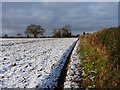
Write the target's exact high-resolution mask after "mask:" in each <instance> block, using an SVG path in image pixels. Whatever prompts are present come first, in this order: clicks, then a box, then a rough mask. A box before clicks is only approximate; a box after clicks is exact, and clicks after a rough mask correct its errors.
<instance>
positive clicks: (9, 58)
mask: <svg viewBox="0 0 120 90" xmlns="http://www.w3.org/2000/svg"><path fill="white" fill-rule="evenodd" d="M76 40H77V38H62V39H53V38H51V39H50V38H49V39H48V38H45V39H32V40H30V39H22V40H20V39H16V40H15V39H12V40H8V39H4V40H0V41H1V42H2V43H1V44H0V88H3V87H7V88H17V87H19V88H24V87H25V88H35V87H39V88H53V87H56V85H57V80H58V77H59V75H60V72H61V69H62V67H63V65H64V63H65V60H66V58H67V56H68V54H69V52H70V51H71V49H72V47H73V46H74V44H75V42H76Z"/></svg>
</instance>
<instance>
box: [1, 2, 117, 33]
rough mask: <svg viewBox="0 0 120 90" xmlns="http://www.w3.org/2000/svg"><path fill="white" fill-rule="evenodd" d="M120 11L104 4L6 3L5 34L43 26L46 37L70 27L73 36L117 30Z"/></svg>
mask: <svg viewBox="0 0 120 90" xmlns="http://www.w3.org/2000/svg"><path fill="white" fill-rule="evenodd" d="M117 8H118V6H117V3H103V2H101V3H100V2H99V3H98V2H94V3H92V2H91V3H90V2H79V3H75V2H74V3H73V2H69V3H68V2H61V3H57V2H19V3H17V2H3V9H2V12H3V17H2V18H3V22H2V23H3V34H5V33H7V34H10V35H16V33H17V32H19V33H20V32H21V33H24V31H25V29H26V26H28V25H30V24H39V25H41V26H43V28H45V29H46V30H47V33H46V35H50V34H51V32H52V30H53V28H56V27H61V26H64V25H68V24H69V25H71V29H72V31H73V34H78V33H82V32H83V31H87V32H92V31H97V30H100V29H102V28H105V27H112V26H117V20H118V11H117ZM7 31H8V32H7Z"/></svg>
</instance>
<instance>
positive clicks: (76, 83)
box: [64, 41, 81, 88]
mask: <svg viewBox="0 0 120 90" xmlns="http://www.w3.org/2000/svg"><path fill="white" fill-rule="evenodd" d="M79 65H80V56H79V41H78V42H77V44H76V46H75V48H74V50H73V52H72V55H71V57H70V64H69V65H68V71H67V76H66V78H65V82H64V88H80V80H81V71H80V66H79Z"/></svg>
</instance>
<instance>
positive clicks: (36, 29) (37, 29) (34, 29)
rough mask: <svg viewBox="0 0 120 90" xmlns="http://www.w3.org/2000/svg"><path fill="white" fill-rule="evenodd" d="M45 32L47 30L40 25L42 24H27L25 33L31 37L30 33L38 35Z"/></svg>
mask: <svg viewBox="0 0 120 90" xmlns="http://www.w3.org/2000/svg"><path fill="white" fill-rule="evenodd" d="M44 32H45V30H44V29H43V28H42V27H41V26H40V25H35V24H32V25H29V26H27V29H26V31H25V34H26V35H27V37H29V35H34V37H35V38H36V37H38V35H43V33H44Z"/></svg>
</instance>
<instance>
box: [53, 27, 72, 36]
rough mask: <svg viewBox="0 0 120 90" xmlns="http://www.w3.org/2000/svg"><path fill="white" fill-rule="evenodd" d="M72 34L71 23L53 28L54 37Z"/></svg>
mask: <svg viewBox="0 0 120 90" xmlns="http://www.w3.org/2000/svg"><path fill="white" fill-rule="evenodd" d="M70 36H71V29H70V25H66V26H64V27H62V28H58V29H54V30H53V37H70Z"/></svg>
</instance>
